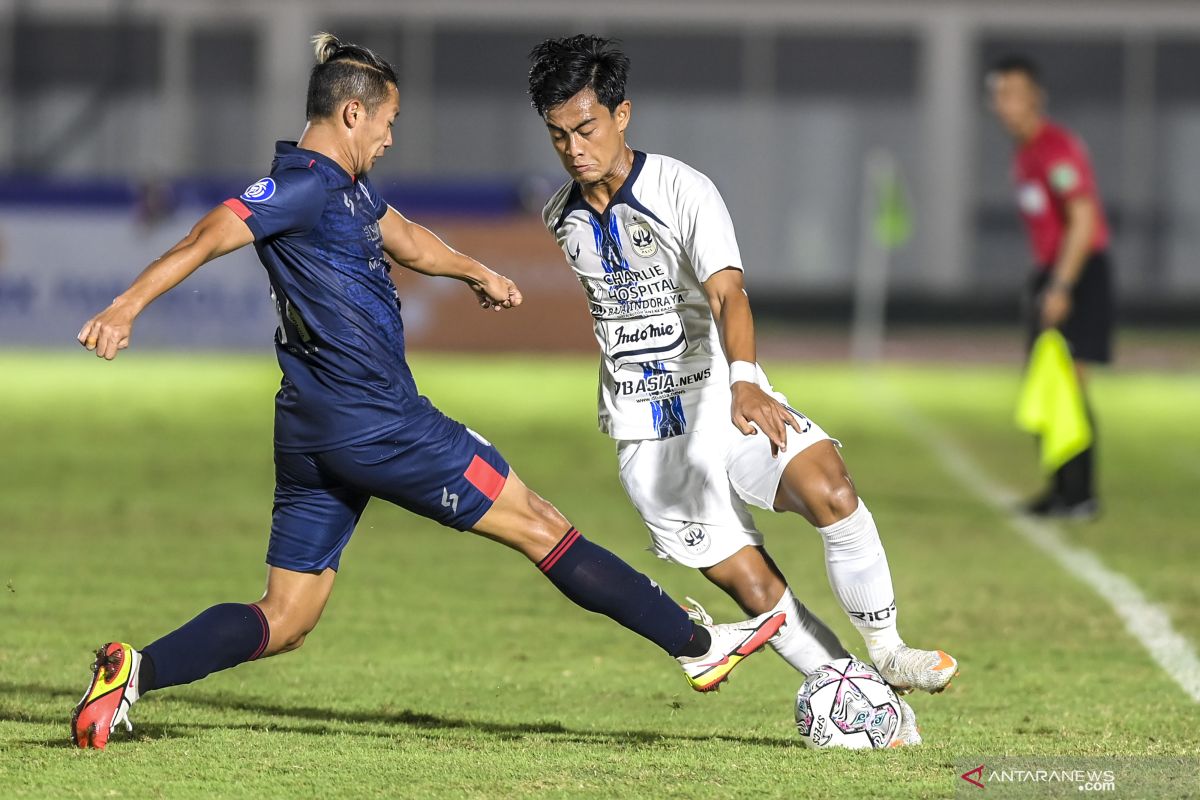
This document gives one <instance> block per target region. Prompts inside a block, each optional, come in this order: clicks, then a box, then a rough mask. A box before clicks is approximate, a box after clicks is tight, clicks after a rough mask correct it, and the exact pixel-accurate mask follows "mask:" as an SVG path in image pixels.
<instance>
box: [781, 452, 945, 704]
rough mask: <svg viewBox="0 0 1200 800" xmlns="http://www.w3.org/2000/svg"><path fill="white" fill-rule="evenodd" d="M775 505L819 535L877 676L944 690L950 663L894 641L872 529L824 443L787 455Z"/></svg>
mask: <svg viewBox="0 0 1200 800" xmlns="http://www.w3.org/2000/svg"><path fill="white" fill-rule="evenodd" d="M775 507H776V509H777V510H781V511H793V512H795V513H797V514H800V515H801V516H803V517H804V518H805V519H806V520H808V521H809V523H811V524H812V525H814V526H815V527H816V528H817V530H818V531H819V532H820V533H821V538H822V539H823V541H824V544H825V568H826V572H827V574H828V576H829V583H830V585H831V586H832V587H833V591H834V594H835V595H837V598H838V600H839V601H840V602H841V605H842V608H843V609H844V610H845V611H846V614H847V615H848V616H849V617H850V621H851V622H852V623H853V624H854V627H855V628H857V629H858V631H859V633H861V634H862V636H863V640H864V641H865V642H866V645H867V652H868V653H869V654H870V656H871V659H872V660H873V661H874V662H875V664H876V666H878V667H879V669H880V671H881V672H882V673H884V677H886V678H887V679H888V680H889V682H891V683H893V684H894V685H896V686H897V687H898V688H910V687H916V688H921V689H926V690H928V691H939V690H941V689H942V688H945V686H946V684H948V683H949V681H950V679H951V678H953V677H954V674H955V673H956V672H957V669H958V667H957V663H956V662H955V661H954V659H952V658H950V657H949V656H947V655H946V654H945V653H943V652H942V651H940V650H937V651H926V650H915V649H913V648H909V647H907V646H905V644H904V642H903V641H902V640H901V638H900V634H899V632H898V630H897V627H896V595H895V592H894V590H893V588H892V574H891V570H890V569H889V567H888V562H887V554H886V553H885V552H884V549H883V543H882V542H881V541H880V539H879V531H878V530H877V529H876V527H875V520H874V518H873V517H872V516H871V512H870V511H868V510H867V507H866V505H864V504H863V502H862V501H861V500H860V499H859V497H858V493H857V492H856V491H855V490H854V483H853V481H851V479H850V475H849V473H848V472H847V470H846V465H845V462H843V461H842V457H841V455H840V454H839V453H838V451H837V448H836V447H835V446H834V445H833V443H832V442H831V441H828V440H826V441H821V442H817V443H815V444H813V445H811V446H810V447H808V448H806V449H805V450H803V451H802V452H800V453H798V454H797V455H796V456H795V457H793V458H792V460H791V461H790V462H789V463H788V465H787V467H786V468H785V469H784V471H783V476H782V479H781V480H780V483H779V489H778V491H777V494H776V497H775Z"/></svg>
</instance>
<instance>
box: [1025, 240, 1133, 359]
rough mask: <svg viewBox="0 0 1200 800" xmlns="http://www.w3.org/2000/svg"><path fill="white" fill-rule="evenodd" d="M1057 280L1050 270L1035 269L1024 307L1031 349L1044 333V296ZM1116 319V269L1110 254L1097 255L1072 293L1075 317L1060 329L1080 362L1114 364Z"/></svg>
mask: <svg viewBox="0 0 1200 800" xmlns="http://www.w3.org/2000/svg"><path fill="white" fill-rule="evenodd" d="M1053 276H1054V273H1053V271H1051V270H1049V269H1034V272H1033V275H1031V276H1030V279H1029V284H1028V287H1027V290H1026V296H1025V304H1024V305H1025V309H1024V315H1025V325H1026V331H1027V334H1028V339H1027V341H1026V346H1027V347H1032V346H1033V341H1034V339H1036V338H1037V335H1038V334H1039V333H1041V329H1042V328H1041V319H1040V317H1041V308H1042V294H1043V292H1045V291H1046V289H1047V287H1048V286H1049V285H1050V280H1051V279H1052V278H1053ZM1115 317H1116V312H1115V310H1114V307H1113V279H1112V265H1111V262H1110V260H1109V257H1108V253H1107V252H1099V253H1093V254H1092V255H1091V256H1089V257H1088V260H1087V263H1085V264H1084V267H1083V272H1082V273H1081V274H1080V276H1079V280H1078V282H1076V284H1075V286H1074V287H1073V288H1072V290H1071V314H1070V316H1068V317H1067V320H1066V322H1064V323H1063V324H1062V325H1060V326H1059V329H1060V330H1061V331H1062V334H1063V338H1065V339H1066V340H1067V343H1068V344H1069V345H1070V346H1071V355H1072V356H1073V357H1074V358H1075V360H1076V361H1088V362H1091V363H1093V364H1108V363H1110V362H1111V361H1112V350H1113V326H1114V324H1115Z"/></svg>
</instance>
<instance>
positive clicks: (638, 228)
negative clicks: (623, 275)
mask: <svg viewBox="0 0 1200 800" xmlns="http://www.w3.org/2000/svg"><path fill="white" fill-rule="evenodd" d="M625 230H626V231H627V232H628V233H629V243H630V244H631V245H633V252H635V253H637V254H638V255H639V256H641V257H642V258H649V257H650V256H652V255H654V254H655V253H657V252H658V242H656V241H655V240H654V234H653V233H652V232H651V230H650V223H648V222H646V221H645V220H644V219H635V220H633V221H632V222H626V223H625Z"/></svg>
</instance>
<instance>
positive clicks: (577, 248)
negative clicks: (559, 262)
mask: <svg viewBox="0 0 1200 800" xmlns="http://www.w3.org/2000/svg"><path fill="white" fill-rule="evenodd" d="M582 250H583V245H581V244H577V245H575V252H574V253H572V252H571V245H570V244H568V245H567V256H569V257H570V259H571V260H572V261H578V260H579V253H580V252H582Z"/></svg>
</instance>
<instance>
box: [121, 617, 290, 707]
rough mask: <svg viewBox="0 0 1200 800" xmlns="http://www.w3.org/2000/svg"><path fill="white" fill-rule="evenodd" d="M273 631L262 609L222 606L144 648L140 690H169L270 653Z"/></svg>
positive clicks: (139, 680) (142, 691)
mask: <svg viewBox="0 0 1200 800" xmlns="http://www.w3.org/2000/svg"><path fill="white" fill-rule="evenodd" d="M270 638H271V629H270V627H269V626H268V625H267V618H266V617H264V616H263V613H262V611H261V610H260V609H259V607H258V606H255V605H247V604H246V603H221V604H220V605H217V606H213V607H212V608H209V609H207V610H205V611H203V612H201V613H200V615H199V616H197V617H196V618H195V619H193V620H192V621H191V622H188V623H187V624H186V625H184V626H183V627H182V628H177V629H175V630H173V631H171V632H170V633H168V634H167V635H166V636H164V637H162V638H161V639H159V640H157V641H155V642H153V643H152V644H148V645H146V646H145V647H144V648H142V651H141V653H142V656H143V658H144V659H146V661H148V662H149V663H148V664H147V663H145V662H143V665H142V669H141V671H140V672H139V673H138V675H139V677H138V684H139V686H138V689H139V691H140V692H141V693H143V694H145V693H146V692H148V691H150V690H151V689H165V688H166V687H168V686H178V685H180V684H183V683H191V682H192V681H198V680H200V679H201V678H203V677H204V676H205V675H208V674H210V673H213V672H217V671H219V670H223V669H229V668H230V667H236V666H237V665H238V664H241V663H242V662H243V661H253V660H254V659H256V658H258V657H259V656H261V655H262V653H263V651H264V650H266V649H267V642H268V641H269V640H270Z"/></svg>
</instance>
